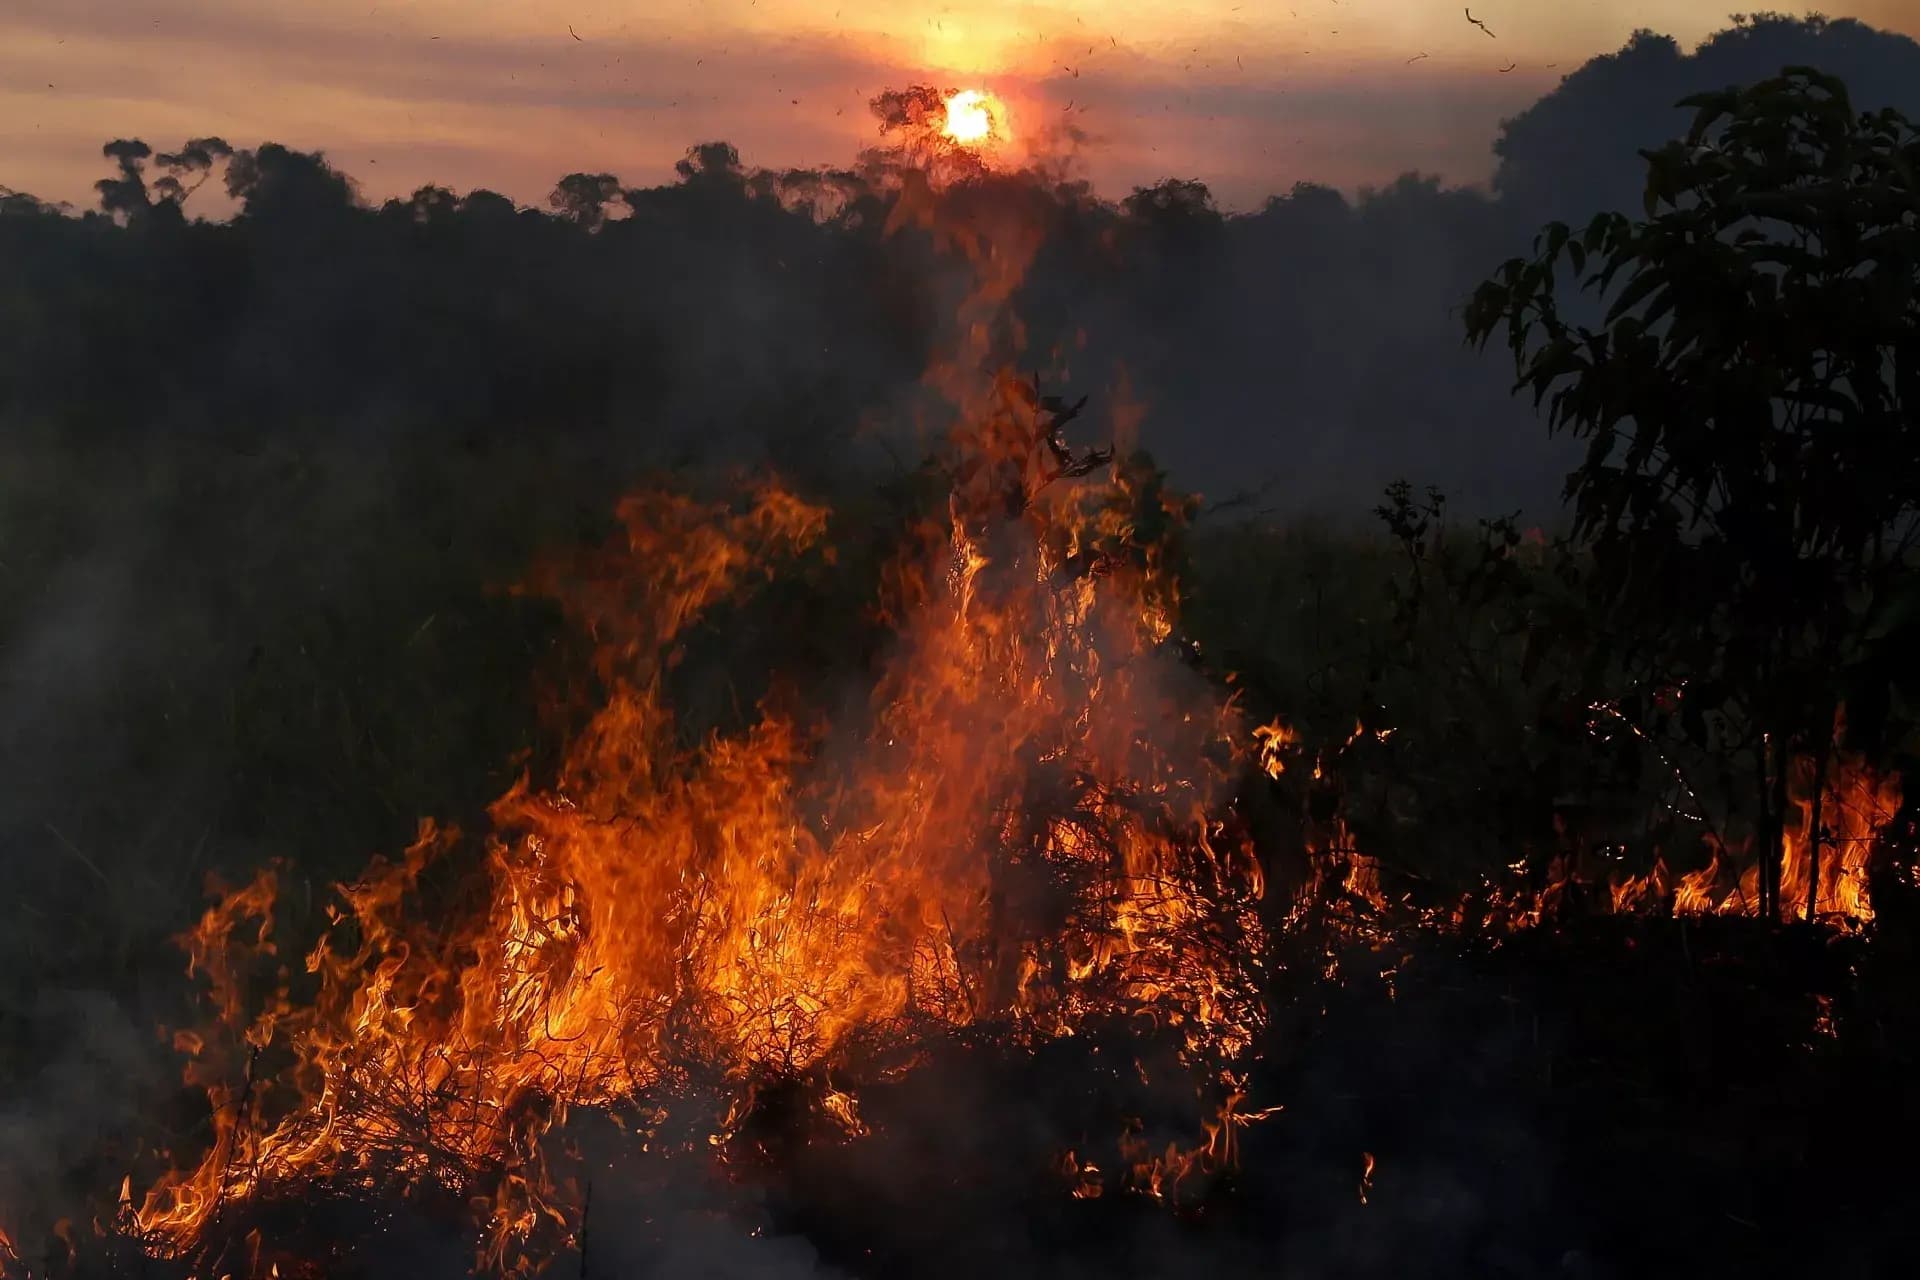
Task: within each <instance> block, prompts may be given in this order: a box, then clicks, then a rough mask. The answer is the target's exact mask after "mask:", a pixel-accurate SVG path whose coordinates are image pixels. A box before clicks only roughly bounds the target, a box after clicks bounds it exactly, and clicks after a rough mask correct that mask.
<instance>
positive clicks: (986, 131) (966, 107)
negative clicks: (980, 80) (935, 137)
mask: <svg viewBox="0 0 1920 1280" xmlns="http://www.w3.org/2000/svg"><path fill="white" fill-rule="evenodd" d="M999 105H1000V104H999V103H997V102H995V101H994V100H993V98H991V97H989V96H988V95H987V94H985V93H982V92H981V91H980V90H978V89H962V90H961V91H960V92H958V93H956V94H954V95H953V96H951V97H949V98H948V99H947V118H946V123H945V124H944V125H942V126H941V132H942V133H944V134H946V135H947V136H948V137H949V138H952V139H953V140H954V141H955V142H957V143H959V144H960V145H961V146H963V147H977V146H979V145H980V144H981V143H983V142H988V141H991V140H992V139H993V137H994V134H995V120H996V117H997V116H998V115H999V112H998V110H997V108H998V107H999Z"/></svg>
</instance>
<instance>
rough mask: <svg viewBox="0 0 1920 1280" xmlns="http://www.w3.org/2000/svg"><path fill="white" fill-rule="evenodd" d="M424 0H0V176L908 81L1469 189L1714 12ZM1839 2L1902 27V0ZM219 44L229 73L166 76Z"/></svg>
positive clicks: (1272, 177) (376, 153)
mask: <svg viewBox="0 0 1920 1280" xmlns="http://www.w3.org/2000/svg"><path fill="white" fill-rule="evenodd" d="M450 2H451V0H412V3H406V4H402V5H399V6H394V5H389V4H380V3H376V4H374V5H373V6H372V7H371V8H370V10H369V11H368V13H366V14H364V15H362V14H359V13H358V12H357V11H356V12H355V14H354V15H353V16H351V17H349V16H347V15H345V14H341V13H338V12H323V11H322V10H321V9H320V7H319V6H318V5H316V4H315V3H313V0H270V2H269V3H267V4H262V5H254V6H250V7H245V8H242V7H240V6H238V5H237V3H236V0H211V3H209V2H207V0H201V2H200V3H192V2H191V0H150V2H149V3H144V4H141V5H138V6H133V7H129V6H123V5H117V4H111V3H107V2H106V0H66V2H63V3H54V2H53V0H20V3H19V4H18V7H17V9H16V11H15V12H13V13H10V14H8V15H6V16H4V17H0V35H4V36H5V37H6V38H5V39H4V40H0V50H4V52H0V103H8V104H9V107H10V109H9V111H8V112H7V113H6V115H5V119H6V120H7V121H8V123H6V124H0V156H4V157H5V160H4V164H5V171H4V172H0V183H3V184H4V185H5V186H7V187H9V188H11V189H13V190H16V191H21V192H26V193H28V194H31V195H34V196H36V197H38V198H41V199H44V200H47V201H50V202H53V203H56V204H60V203H65V204H68V205H70V206H72V207H76V208H86V207H91V206H92V204H93V202H94V191H93V183H94V182H95V180H96V179H98V178H99V177H101V176H103V173H104V172H105V169H104V167H103V165H102V162H101V157H100V151H99V148H100V146H101V144H102V143H103V142H105V141H107V140H108V139H111V138H116V137H140V138H143V139H145V140H146V141H148V142H149V143H151V144H153V145H154V146H156V147H157V148H164V147H168V146H173V145H176V144H177V143H178V142H179V141H180V140H182V139H184V138H186V137H189V136H205V135H219V136H222V137H225V138H227V139H228V141H230V142H232V143H233V144H234V145H236V146H253V145H257V144H259V143H261V142H265V141H273V142H279V143H282V144H284V145H287V146H290V147H294V148H296V149H299V150H307V151H321V152H324V153H325V154H326V155H327V157H328V159H329V161H330V162H331V163H333V164H334V165H335V166H336V167H337V168H339V169H340V170H341V171H342V172H344V173H347V174H350V175H351V176H352V177H353V178H354V179H355V181H356V185H357V186H358V188H359V189H360V191H361V193H362V194H363V196H365V197H366V198H367V199H368V200H370V201H372V202H374V203H378V202H379V201H381V200H382V199H385V198H389V197H394V196H405V195H407V194H410V193H411V192H412V191H414V190H416V189H418V188H420V187H422V186H427V185H440V186H449V187H453V188H455V189H457V190H469V189H476V188H485V189H490V190H494V191H498V192H500V193H501V194H503V195H507V196H509V197H511V198H512V199H514V200H515V201H516V202H517V203H520V204H522V205H529V206H534V207H539V206H541V205H543V204H544V202H545V197H546V195H547V193H548V192H549V191H550V190H551V189H552V185H553V183H554V182H555V181H557V180H558V179H559V178H560V177H561V176H563V175H564V174H566V173H568V172H574V171H588V172H596V171H606V172H611V173H614V174H616V175H617V176H618V177H619V178H620V179H621V180H622V182H624V183H626V184H628V185H631V186H651V185H656V184H658V183H662V182H670V181H671V180H672V176H673V164H674V162H675V161H677V160H678V159H680V158H681V157H682V156H683V155H684V154H685V152H686V150H687V148H689V147H690V146H693V145H697V144H699V143H704V142H709V141H717V140H724V141H727V142H730V143H732V144H734V145H735V146H736V147H737V148H738V149H739V151H740V154H741V157H742V160H743V161H744V162H745V163H746V164H747V165H749V166H750V167H762V168H773V169H780V168H801V167H813V166H817V165H822V164H839V163H844V162H847V161H849V160H851V159H852V158H853V157H854V156H855V155H856V154H857V153H858V151H859V150H860V149H861V148H862V147H863V146H865V145H869V144H870V143H871V142H872V141H873V138H874V133H873V124H872V120H871V118H870V117H869V115H868V114H867V110H866V104H867V102H868V101H869V100H870V99H871V98H872V97H873V96H874V95H875V94H877V93H879V92H881V91H883V90H885V89H888V88H894V87H900V86H902V85H906V84H910V83H916V82H922V83H924V82H931V83H937V84H939V85H940V86H941V87H943V88H954V89H959V88H980V89H984V90H987V91H989V92H992V93H994V94H995V95H996V96H998V97H999V98H1001V99H1002V100H1003V101H1005V102H1006V103H1008V104H1009V107H1010V109H1011V112H1012V130H1013V133H1014V136H1015V141H1016V142H1017V143H1018V144H1019V145H1020V146H1021V148H1022V149H1023V151H1024V152H1026V153H1027V154H1028V155H1030V156H1031V155H1034V154H1045V155H1046V156H1048V157H1049V158H1050V159H1053V160H1059V159H1061V158H1066V159H1069V160H1070V161H1071V162H1072V163H1073V165H1074V166H1075V167H1076V170H1077V172H1078V173H1079V174H1080V175H1081V176H1084V177H1086V178H1088V179H1089V180H1090V181H1091V182H1092V185H1093V187H1094V190H1095V192H1096V193H1097V194H1099V195H1101V196H1102V197H1105V198H1109V199H1116V198H1119V197H1120V196H1123V195H1125V194H1126V193H1127V192H1128V191H1129V190H1131V189H1133V188H1135V187H1138V186H1143V185H1147V184H1150V183H1152V182H1154V181H1157V180H1159V179H1162V178H1166V177H1180V178H1186V179H1197V180H1199V181H1201V182H1204V183H1206V184H1207V185H1208V187H1209V188H1210V189H1211V190H1212V191H1213V193H1214V195H1215V197H1216V199H1217V200H1218V201H1219V203H1220V205H1221V207H1222V208H1223V209H1224V210H1228V211H1252V210H1255V209H1257V208H1259V207H1260V205H1261V204H1262V203H1263V202H1264V201H1265V199H1266V198H1268V197H1269V196H1272V195H1275V194H1279V193H1282V192H1284V191H1286V190H1288V189H1289V188H1291V187H1292V186H1293V185H1294V184H1295V183H1299V182H1312V183H1318V184H1321V185H1326V186H1331V187H1335V188H1337V189H1340V190H1342V191H1344V192H1346V193H1348V194H1352V193H1354V192H1355V191H1357V190H1358V189H1360V188H1362V187H1365V186H1372V185H1383V184H1386V183H1390V182H1391V181H1393V180H1394V179H1395V178H1397V177H1398V176H1399V175H1401V174H1403V173H1407V172H1415V171H1417V172H1420V173H1423V174H1429V175H1437V176H1438V177H1440V178H1441V179H1442V180H1443V181H1444V182H1445V183H1446V184H1447V185H1449V186H1459V187H1475V186H1484V185H1485V184H1486V183H1487V181H1488V180H1489V178H1490V177H1491V175H1492V173H1493V169H1494V153H1493V143H1494V140H1495V139H1496V137H1497V136H1498V132H1499V128H1500V125H1501V122H1502V121H1503V120H1505V119H1507V118H1509V117H1511V116H1512V115H1514V114H1516V113H1518V112H1519V111H1521V110H1524V109H1525V108H1526V107H1527V106H1529V105H1531V104H1532V103H1533V102H1535V101H1537V100H1539V99H1540V98H1541V97H1543V96H1545V95H1546V94H1548V93H1550V92H1551V91H1552V90H1553V89H1554V88H1555V87H1556V86H1557V85H1558V84H1559V83H1560V81H1561V80H1562V78H1564V77H1565V76H1566V75H1568V74H1570V73H1571V72H1572V71H1574V70H1575V69H1577V68H1578V67H1580V66H1581V65H1583V64H1585V63H1586V62H1587V61H1589V60H1590V59H1592V58H1594V57H1599V56H1603V55H1605V54H1609V53H1612V52H1615V51H1617V50H1618V49H1619V48H1621V47H1622V46H1623V45H1625V44H1626V42H1627V41H1628V40H1629V39H1630V37H1631V36H1632V34H1633V33H1634V31H1636V30H1638V29H1643V28H1644V29H1651V30H1654V31H1656V32H1658V33H1659V34H1662V35H1666V36H1670V37H1671V38H1673V39H1674V40H1675V41H1676V42H1677V43H1678V44H1679V45H1680V47H1681V48H1682V49H1683V50H1684V51H1686V52H1688V53H1691V52H1692V51H1693V50H1694V49H1696V48H1697V47H1698V46H1699V44H1700V43H1701V42H1703V41H1705V40H1706V39H1707V38H1709V37H1710V36H1711V35H1712V34H1714V33H1715V32H1717V31H1720V30H1724V29H1726V28H1727V27H1728V26H1729V25H1730V23H1729V19H1728V17H1727V15H1726V14H1725V13H1724V12H1723V6H1721V5H1720V4H1718V3H1707V0H1653V2H1650V3H1638V2H1632V0H1600V2H1598V3H1592V4H1588V5H1585V6H1582V7H1580V8H1578V9H1573V8H1571V7H1566V6H1561V7H1558V8H1556V9H1555V10H1554V11H1553V12H1552V13H1551V14H1549V15H1545V16H1543V15H1541V14H1540V13H1538V12H1537V11H1536V12H1533V13H1529V12H1528V9H1529V8H1530V6H1528V5H1525V4H1519V3H1512V2H1511V0H1509V2H1506V3H1493V2H1489V3H1487V4H1485V5H1483V6H1481V7H1480V8H1477V9H1475V10H1474V11H1473V12H1474V16H1475V17H1477V18H1479V19H1480V20H1481V21H1482V22H1484V23H1485V24H1486V27H1487V28H1488V29H1490V30H1491V31H1492V32H1494V33H1495V34H1494V35H1493V36H1492V37H1488V36H1487V35H1485V34H1483V31H1482V29H1480V28H1477V27H1475V26H1473V25H1469V24H1468V22H1467V21H1466V18H1465V14H1464V13H1463V12H1461V10H1460V8H1459V6H1456V5H1455V4H1453V3H1451V2H1450V0H1449V2H1447V3H1438V2H1428V0H1421V2H1419V3H1415V2H1414V0H1302V3H1299V4H1297V5H1289V6H1278V7H1275V8H1274V9H1272V10H1271V11H1270V12H1269V13H1267V14H1265V15H1249V14H1248V13H1247V10H1249V9H1251V8H1254V7H1255V6H1250V5H1247V4H1245V3H1244V2H1243V0H1204V2H1203V3H1200V4H1197V5H1193V6H1190V7H1189V13H1190V14H1191V17H1190V19H1189V24H1190V25H1188V26H1186V27H1183V28H1176V27H1175V26H1174V25H1173V24H1170V23H1168V22H1166V21H1163V20H1161V19H1158V18H1155V17H1154V16H1153V15H1152V13H1151V12H1150V11H1149V10H1148V9H1146V8H1144V7H1142V6H1140V5H1137V4H1134V3H1132V0H1120V2H1119V3H1106V4H1096V3H1093V2H1092V0H1055V2H1054V3H1050V4H1045V5H1036V4H1026V3H1019V2H1017V0H963V2H962V3H957V4H946V5H940V6H934V5H930V4H923V5H915V6H912V7H911V9H910V10H909V11H907V12H903V13H901V14H899V15H894V14H892V13H891V12H890V11H889V10H888V8H887V7H884V6H881V5H878V4H877V3H875V0H716V2H715V3H698V4H696V3H695V0H687V2H686V5H685V11H684V12H683V13H681V14H679V15H671V14H670V15H665V16H661V15H657V14H656V15H654V16H653V19H652V21H651V25H648V26H647V27H646V28H645V29H644V30H642V29H638V28H639V26H640V24H639V22H638V20H637V17H636V15H635V12H634V11H632V10H631V9H630V8H629V7H626V6H603V7H599V8H585V9H572V8H570V7H569V6H564V5H560V4H557V3H554V2H553V0H531V2H529V3H523V4H516V5H504V4H498V3H494V2H493V0H486V2H485V3H483V4H481V5H479V6H468V9H469V12H468V13H467V14H466V15H465V16H464V17H460V16H457V15H456V14H455V13H454V12H453V11H452V9H451V7H450ZM1281 8H1285V9H1286V14H1285V15H1282V14H1281V13H1280V10H1281ZM1852 9H1853V12H1851V13H1850V14H1848V15H1846V16H1849V17H1854V18H1856V19H1857V20H1859V21H1862V22H1864V23H1867V24H1868V25H1870V26H1874V27H1877V28H1878V29H1880V30H1883V31H1888V32H1893V33H1898V34H1904V35H1908V36H1920V12H1915V11H1913V7H1912V6H1910V5H1905V4H1902V3H1900V0H1863V2H1861V3H1856V4H1855V5H1853V6H1852ZM1096 13H1097V14H1098V15H1100V16H1096ZM1834 16H1837V15H1834ZM1122 32H1125V33H1126V34H1125V36H1124V38H1123V35H1122ZM1182 32H1184V34H1182ZM163 57H169V58H171V59H172V62H171V66H170V67H169V68H168V69H164V70H163V69H160V68H158V67H157V66H156V63H157V61H158V60H159V59H160V58H163ZM222 58H224V59H226V60H228V61H230V62H233V61H241V62H244V66H243V67H240V68H238V69H236V71H235V73H234V74H232V75H228V76H225V77H220V76H215V75H207V74H195V73H192V71H191V69H193V68H196V67H201V66H204V65H205V64H206V62H207V61H208V60H209V59H213V60H219V59H222ZM1509 65H1511V68H1512V69H1511V70H1507V69H1506V68H1507V67H1509ZM174 67H177V68H187V69H189V73H188V74H182V73H180V72H179V71H176V70H173V69H172V68H174ZM269 85H271V87H270V88H269V87H268V86H269ZM563 157H564V158H563ZM209 194H214V193H209ZM217 202H218V201H217V198H216V200H208V199H207V198H206V197H205V196H203V197H201V199H200V202H199V204H198V205H197V206H196V208H195V212H199V213H203V214H204V213H206V212H207V211H208V206H211V205H213V204H216V203H217Z"/></svg>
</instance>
